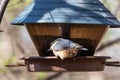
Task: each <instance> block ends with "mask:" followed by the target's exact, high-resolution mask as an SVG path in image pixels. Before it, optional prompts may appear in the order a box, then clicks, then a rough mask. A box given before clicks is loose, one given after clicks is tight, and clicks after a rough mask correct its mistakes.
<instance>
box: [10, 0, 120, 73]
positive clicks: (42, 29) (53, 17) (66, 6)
mask: <svg viewBox="0 0 120 80" xmlns="http://www.w3.org/2000/svg"><path fill="white" fill-rule="evenodd" d="M12 24H15V25H25V27H26V29H27V31H28V33H29V35H30V36H31V39H32V41H33V43H34V45H35V47H36V49H37V51H38V54H39V56H33V57H24V58H22V60H24V61H25V64H26V67H27V69H28V71H33V72H36V71H102V70H104V66H105V65H111V66H112V65H114V64H116V63H115V62H106V60H107V59H110V57H108V56H99V57H97V56H94V53H95V51H96V48H97V46H98V45H99V43H100V41H101V39H102V37H103V36H104V34H105V33H106V31H107V30H108V28H117V27H118V26H120V22H119V21H118V20H117V19H116V18H115V17H114V16H113V15H112V14H111V13H110V11H109V10H108V9H107V8H105V7H104V5H103V4H102V3H101V2H100V1H99V0H34V1H33V2H32V3H31V4H30V5H29V6H28V7H27V8H25V10H24V11H23V12H22V13H21V14H19V15H18V16H17V18H16V19H14V20H13V22H12ZM59 37H62V38H66V39H70V40H72V41H74V42H76V43H79V44H81V45H83V46H84V47H86V48H88V49H89V50H88V51H87V52H83V51H82V52H81V54H79V53H78V55H77V56H76V57H74V58H68V59H64V60H61V59H58V58H56V57H55V56H54V55H53V53H52V52H47V50H48V49H49V47H50V43H51V42H52V41H53V40H55V39H57V38H59Z"/></svg>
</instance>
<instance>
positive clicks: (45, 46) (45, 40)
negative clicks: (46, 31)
mask: <svg viewBox="0 0 120 80" xmlns="http://www.w3.org/2000/svg"><path fill="white" fill-rule="evenodd" d="M57 38H60V36H34V39H35V42H38V44H39V45H38V46H37V47H38V48H39V49H38V52H39V55H40V56H54V55H53V52H52V51H48V50H49V48H50V44H51V42H52V41H54V40H55V39H57ZM69 39H70V40H72V41H74V42H76V43H78V44H81V45H83V46H84V47H85V48H87V49H88V51H79V52H78V55H77V56H93V55H94V51H95V48H94V45H95V44H94V43H95V41H93V40H90V39H82V38H69ZM40 44H41V45H40Z"/></svg>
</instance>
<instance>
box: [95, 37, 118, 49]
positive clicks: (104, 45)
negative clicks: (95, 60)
mask: <svg viewBox="0 0 120 80" xmlns="http://www.w3.org/2000/svg"><path fill="white" fill-rule="evenodd" d="M119 42H120V38H118V39H116V40H113V41H110V42H108V43H105V44H102V45H101V46H100V47H99V48H98V49H97V51H101V50H103V49H105V48H107V47H109V46H111V45H113V44H115V43H119Z"/></svg>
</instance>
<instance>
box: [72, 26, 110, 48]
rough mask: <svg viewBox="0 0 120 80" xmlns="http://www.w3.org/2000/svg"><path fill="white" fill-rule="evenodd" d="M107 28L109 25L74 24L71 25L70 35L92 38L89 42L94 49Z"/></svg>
mask: <svg viewBox="0 0 120 80" xmlns="http://www.w3.org/2000/svg"><path fill="white" fill-rule="evenodd" d="M108 28H109V26H101V25H77V24H74V25H71V29H70V37H71V38H81V39H88V40H92V42H90V44H91V45H92V46H93V47H94V49H96V47H97V45H98V44H99V42H100V41H101V39H102V37H103V36H104V34H105V33H106V31H107V30H108ZM86 43H87V42H86Z"/></svg>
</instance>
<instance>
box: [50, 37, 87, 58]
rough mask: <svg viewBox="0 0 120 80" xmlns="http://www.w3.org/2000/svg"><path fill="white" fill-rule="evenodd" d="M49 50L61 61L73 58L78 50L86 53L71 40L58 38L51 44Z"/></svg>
mask: <svg viewBox="0 0 120 80" xmlns="http://www.w3.org/2000/svg"><path fill="white" fill-rule="evenodd" d="M49 50H52V51H53V54H54V55H55V56H57V57H60V58H61V59H62V60H63V59H64V58H69V57H75V56H76V55H77V53H78V51H79V50H85V51H86V50H88V49H87V48H84V47H83V46H82V45H80V44H78V43H75V42H73V41H71V40H68V39H63V38H58V39H56V40H54V41H53V42H52V43H51V46H50V49H49Z"/></svg>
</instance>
